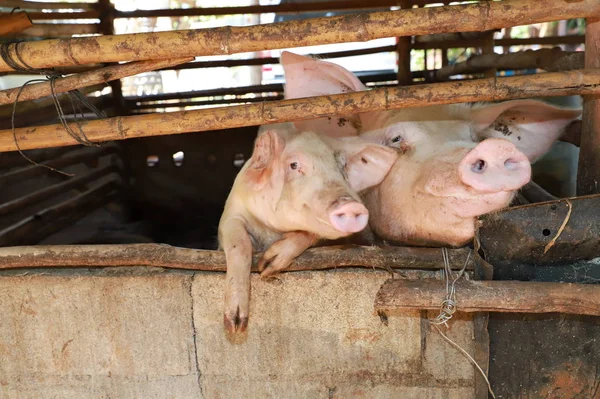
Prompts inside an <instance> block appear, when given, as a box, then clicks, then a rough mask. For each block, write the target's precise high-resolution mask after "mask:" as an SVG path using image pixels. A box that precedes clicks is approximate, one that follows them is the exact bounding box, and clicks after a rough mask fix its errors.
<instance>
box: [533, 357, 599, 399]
mask: <svg viewBox="0 0 600 399" xmlns="http://www.w3.org/2000/svg"><path fill="white" fill-rule="evenodd" d="M564 366H565V369H564V370H560V371H555V372H553V373H550V374H549V375H547V376H546V378H547V380H548V383H547V384H545V385H544V386H542V387H541V389H540V390H539V393H540V396H541V397H543V398H547V399H562V398H576V397H582V398H583V397H589V396H587V395H588V394H590V395H593V393H592V392H591V391H590V390H593V389H594V387H590V386H589V385H588V384H587V383H586V381H587V379H586V378H585V375H586V373H585V372H584V370H583V368H584V365H583V364H582V363H581V362H579V361H578V362H575V363H565V365H564Z"/></svg>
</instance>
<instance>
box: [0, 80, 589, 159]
mask: <svg viewBox="0 0 600 399" xmlns="http://www.w3.org/2000/svg"><path fill="white" fill-rule="evenodd" d="M599 83H600V70H579V71H569V72H556V73H544V74H537V75H528V76H514V77H507V78H489V79H477V80H471V81H467V82H446V83H436V84H424V85H414V86H400V87H384V88H380V89H374V90H370V91H362V92H352V93H344V94H336V95H331V96H321V97H309V98H299V99H293V100H282V101H270V102H265V103H260V104H246V105H241V106H232V107H221V108H210V109H200V110H194V111H182V112H171V113H160V114H152V115H141V116H125V117H116V118H109V119H102V120H93V121H85V122H78V123H74V124H71V125H72V127H73V128H74V129H75V130H76V131H81V132H83V133H85V135H86V136H87V138H88V139H89V140H91V141H95V142H103V141H110V140H125V139H130V138H138V137H149V136H161V135H168V134H179V133H190V132H200V131H209V130H218V129H227V128H234V127H242V126H258V125H263V124H269V123H279V122H290V121H295V120H305V119H313V118H315V117H324V116H334V115H349V114H353V113H357V112H369V111H376V110H383V109H397V108H406V107H422V106H428V105H439V104H452V103H457V102H475V101H498V100H508V99H515V98H528V97H544V96H566V95H575V94H593V93H598V92H600V85H599ZM15 132H16V137H17V140H18V141H19V145H20V146H21V148H22V149H34V148H45V147H60V146H66V145H73V144H76V141H75V139H74V138H73V137H71V136H70V135H69V134H68V133H67V132H66V131H65V130H64V127H63V126H62V125H49V126H40V127H32V128H20V129H15ZM15 150H16V146H15V141H14V137H13V132H12V131H11V130H2V131H0V151H15Z"/></svg>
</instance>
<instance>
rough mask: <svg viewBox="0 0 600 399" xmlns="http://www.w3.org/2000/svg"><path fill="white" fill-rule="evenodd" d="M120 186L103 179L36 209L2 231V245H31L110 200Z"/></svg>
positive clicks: (0, 235)
mask: <svg viewBox="0 0 600 399" xmlns="http://www.w3.org/2000/svg"><path fill="white" fill-rule="evenodd" d="M116 188H117V185H116V184H115V182H114V181H112V180H111V181H108V182H106V183H102V184H100V185H98V186H96V187H93V188H91V189H89V190H86V191H84V192H83V193H81V194H79V195H77V196H76V197H74V198H70V199H68V200H66V201H63V202H61V203H59V204H58V205H54V206H52V207H49V208H46V209H44V210H42V211H39V212H36V213H35V215H32V216H29V217H27V218H25V219H23V220H21V221H19V222H17V223H15V224H14V225H12V226H9V227H7V228H5V229H4V230H2V231H0V246H9V245H31V244H34V243H36V242H38V241H40V240H41V239H43V238H45V237H47V236H48V235H50V234H52V233H54V232H55V231H58V230H60V229H61V228H63V227H65V223H61V222H64V221H67V222H68V223H67V224H66V225H69V224H71V223H72V222H73V221H74V218H73V216H74V215H76V216H80V215H81V214H82V212H83V211H86V212H87V211H89V210H91V209H94V208H97V207H99V206H102V205H105V204H106V203H108V201H109V198H112V197H111V196H110V194H111V192H113V191H114V190H115V189H116Z"/></svg>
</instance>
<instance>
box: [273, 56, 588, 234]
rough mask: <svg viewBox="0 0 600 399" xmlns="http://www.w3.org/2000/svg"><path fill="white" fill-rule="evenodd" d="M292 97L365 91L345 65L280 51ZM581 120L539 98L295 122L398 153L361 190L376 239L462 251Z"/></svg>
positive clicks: (287, 93) (287, 90) (574, 113)
mask: <svg viewBox="0 0 600 399" xmlns="http://www.w3.org/2000/svg"><path fill="white" fill-rule="evenodd" d="M281 63H282V65H283V67H284V70H285V75H286V86H285V97H286V98H300V97H311V96H319V95H331V94H338V93H344V92H350V91H361V90H366V89H367V88H366V87H365V86H364V85H363V84H362V83H361V82H360V80H359V79H358V78H357V77H356V76H355V75H354V74H352V73H351V72H350V71H348V70H346V69H344V68H342V67H341V66H339V65H336V64H333V63H330V62H325V61H320V60H315V59H312V58H309V57H304V56H300V55H296V54H293V53H290V52H284V53H283V54H282V56H281ZM580 114H581V110H580V109H562V108H558V107H555V106H551V105H548V104H546V103H544V102H541V101H534V100H516V101H507V102H502V103H496V104H473V105H467V104H453V105H444V106H430V107H423V108H412V109H399V110H390V111H379V112H369V113H362V114H356V115H349V116H343V117H342V116H340V117H336V118H320V119H313V120H306V121H299V122H296V123H295V124H296V126H298V127H299V128H302V129H311V130H314V131H320V132H323V133H324V134H328V135H333V136H337V137H341V136H354V135H360V136H361V137H362V138H364V139H366V140H368V141H371V142H373V143H379V144H384V145H387V146H390V147H396V148H399V149H400V150H401V152H402V153H403V154H402V155H400V156H399V158H398V160H397V161H396V163H395V165H394V166H393V167H392V170H391V171H390V173H389V174H388V175H387V177H386V178H385V180H384V181H383V182H382V183H381V184H380V185H379V186H377V187H375V188H373V189H371V190H369V191H368V192H367V193H365V194H364V197H363V199H364V201H365V205H366V206H367V208H368V209H369V212H370V219H369V224H370V227H371V229H372V230H373V232H374V233H375V234H377V235H378V236H379V237H381V238H383V239H385V240H390V241H395V242H400V243H404V244H409V245H452V246H460V245H464V244H465V243H467V242H468V241H469V240H471V239H473V236H474V232H475V224H474V219H475V218H476V217H477V216H479V215H482V214H485V213H489V212H493V211H496V210H499V209H501V208H504V207H506V206H508V205H509V203H510V202H511V200H512V198H513V196H514V194H515V192H516V191H517V190H519V189H520V188H521V187H523V185H525V184H526V183H528V182H529V180H530V178H531V162H534V161H535V160H536V159H538V158H539V157H540V156H542V155H543V154H544V153H546V152H547V151H548V150H549V149H550V146H551V145H552V144H553V143H554V142H555V140H557V139H558V138H559V137H560V136H561V134H562V133H563V131H564V129H565V127H566V126H567V125H568V124H569V123H570V122H571V121H573V120H574V119H576V118H577V117H579V115H580Z"/></svg>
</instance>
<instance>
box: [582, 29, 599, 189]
mask: <svg viewBox="0 0 600 399" xmlns="http://www.w3.org/2000/svg"><path fill="white" fill-rule="evenodd" d="M585 66H586V68H600V18H595V19H592V18H588V19H587V27H586V30H585ZM580 148H581V152H580V153H579V169H578V173H577V195H589V194H598V193H600V95H598V94H596V95H589V96H584V97H583V116H582V127H581V146H580Z"/></svg>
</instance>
